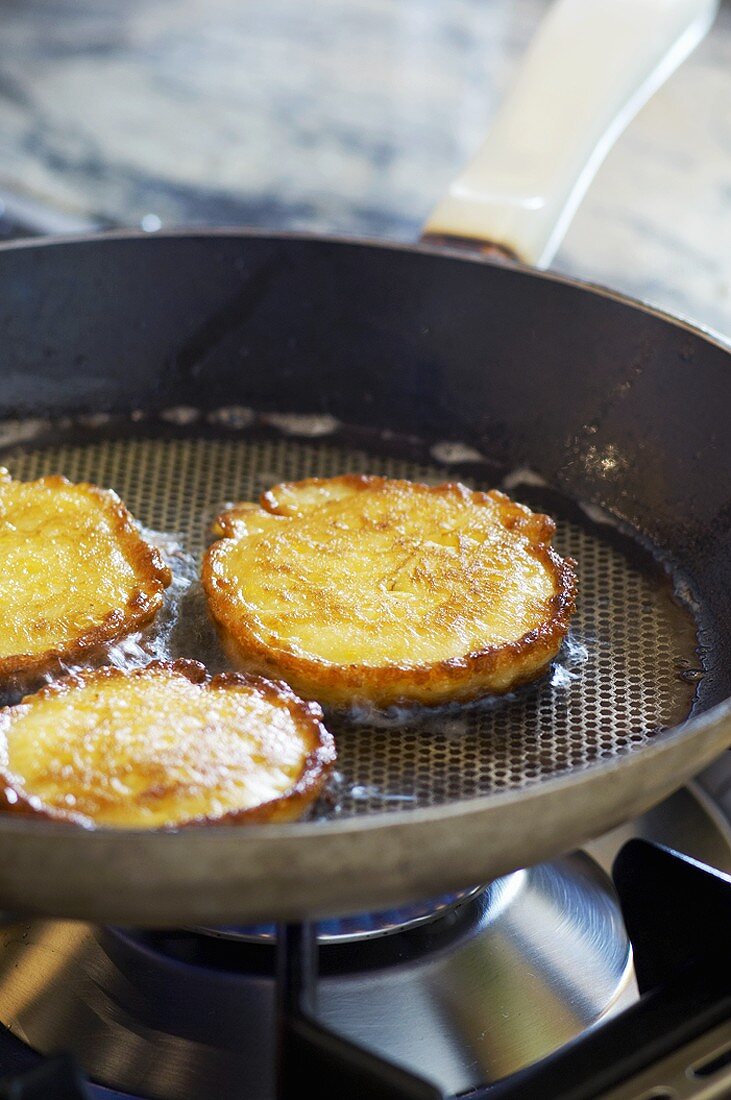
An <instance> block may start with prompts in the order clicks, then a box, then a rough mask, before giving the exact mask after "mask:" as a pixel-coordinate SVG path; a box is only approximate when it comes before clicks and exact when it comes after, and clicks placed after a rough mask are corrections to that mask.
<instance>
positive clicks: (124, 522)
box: [0, 467, 172, 691]
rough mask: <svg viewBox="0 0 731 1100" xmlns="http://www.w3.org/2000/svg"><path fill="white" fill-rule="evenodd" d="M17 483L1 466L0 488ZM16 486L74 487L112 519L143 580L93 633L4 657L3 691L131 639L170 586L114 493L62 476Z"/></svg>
mask: <svg viewBox="0 0 731 1100" xmlns="http://www.w3.org/2000/svg"><path fill="white" fill-rule="evenodd" d="M14 480H15V479H13V478H12V477H11V476H10V474H9V473H8V471H7V470H5V469H4V468H1V467H0V486H1V485H2V483H3V482H5V483H7V482H13V481H14ZM16 484H26V485H41V486H43V487H44V488H48V489H54V488H73V489H75V490H77V491H79V492H82V493H86V494H87V495H88V496H90V497H91V498H92V500H93V502H94V503H95V504H98V506H99V507H101V508H102V509H103V510H104V511H106V513H107V514H108V515H110V516H111V518H112V521H113V528H114V533H115V535H116V537H117V539H118V541H119V542H120V543H121V545H122V546H123V548H124V552H125V557H126V558H127V560H128V561H129V562H130V563H131V565H132V567H133V569H134V571H135V573H136V575H137V577H138V581H139V583H138V587H137V588H136V589H135V591H133V592H132V594H131V596H130V598H129V600H128V601H127V604H126V606H125V607H123V608H119V609H116V610H114V611H111V612H109V613H108V614H107V615H106V616H105V617H104V618H103V619H102V620H101V621H100V622H99V623H98V624H97V625H96V626H94V627H93V628H92V629H91V630H86V631H84V632H83V633H80V634H79V635H78V636H77V637H76V638H74V639H73V641H70V642H69V643H68V644H66V645H64V646H58V647H55V648H53V649H47V650H44V651H43V652H41V653H18V654H14V655H12V656H8V657H0V687H8V688H14V689H16V690H17V689H20V690H24V691H27V690H30V689H32V688H33V687H34V686H36V682H37V680H38V678H39V677H43V676H44V675H55V674H57V673H58V672H59V671H62V669H63V665H64V664H65V663H69V664H74V663H75V662H77V661H84V660H90V659H93V658H94V657H95V656H96V655H97V654H98V653H99V652H100V651H101V650H102V647H103V646H105V645H109V644H110V643H113V642H116V641H118V640H119V639H121V638H124V637H127V636H128V635H129V634H133V633H135V631H137V630H140V629H142V628H143V627H144V626H147V625H148V623H150V622H152V620H153V619H154V618H155V615H157V613H158V611H159V610H160V608H161V607H162V604H163V592H164V591H165V589H166V588H167V587H168V585H169V584H170V582H171V581H172V574H171V572H170V570H169V569H168V567H167V565H165V563H164V561H163V559H162V556H161V554H160V551H159V550H158V549H157V547H155V546H151V545H150V543H148V542H146V541H145V539H144V538H143V537H142V534H141V533H140V531H139V529H138V527H137V524H136V522H135V520H134V517H133V516H132V515H131V513H130V512H129V511H128V509H127V508H126V506H125V504H124V503H123V501H122V500H121V499H120V498H119V496H118V495H117V494H116V493H115V492H114V490H113V489H101V488H100V487H99V486H98V485H92V484H91V483H89V482H85V481H82V482H72V481H69V480H68V478H65V477H62V476H61V475H59V474H51V475H48V476H46V477H41V478H38V479H37V480H36V481H30V482H25V483H21V482H16ZM99 567H100V568H101V566H99Z"/></svg>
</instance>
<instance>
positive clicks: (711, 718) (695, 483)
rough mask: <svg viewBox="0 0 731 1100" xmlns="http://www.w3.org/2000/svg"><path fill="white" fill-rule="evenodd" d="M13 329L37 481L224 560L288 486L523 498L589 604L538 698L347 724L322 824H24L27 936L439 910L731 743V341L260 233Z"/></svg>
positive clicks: (187, 252)
mask: <svg viewBox="0 0 731 1100" xmlns="http://www.w3.org/2000/svg"><path fill="white" fill-rule="evenodd" d="M573 6H574V5H572V4H571V3H568V4H566V5H564V7H565V8H566V9H567V10H568V9H571V8H572V7H573ZM674 6H675V5H673V4H670V5H669V7H670V8H672V7H674ZM686 6H687V5H686ZM691 6H692V5H691ZM700 6H703V5H700ZM707 6H708V5H706V7H707ZM675 30H677V28H675ZM686 30H687V28H686ZM554 31H555V27H554ZM674 33H675V31H674ZM684 33H685V32H684ZM686 37H687V36H686ZM676 38H677V34H676V35H675V38H674V39H673V42H675V40H676ZM539 52H540V51H539ZM676 53H677V50H676ZM572 193H573V194H574V197H575V188H574V189H573V192H572ZM565 197H566V196H565ZM450 201H451V200H450ZM567 201H568V200H567ZM444 220H445V219H444V218H443V217H442V218H441V220H440V219H437V224H436V225H435V227H434V228H435V230H438V231H439V232H441V233H444V232H446V231H447V228H448V227H447V226H445V224H444ZM459 228H460V234H459V235H463V234H462V227H461V226H460V227H459ZM544 228H545V227H544ZM531 233H532V234H533V241H534V244H535V241H536V239H537V238H536V231H535V226H534V227H533V229H532V230H531ZM539 235H540V234H539ZM544 237H545V233H544ZM508 239H509V242H510V244H511V246H512V247H513V249H519V245H520V233H517V232H516V233H511V235H510V236H509V238H508ZM546 247H547V244H546V240H545V239H544V240H543V243H542V244H541V245H540V250H541V251H542V252H543V253H545V250H546ZM534 254H535V252H534ZM0 325H1V331H2V366H1V371H2V374H1V378H2V386H1V387H0V416H1V417H2V421H3V422H2V425H0V432H1V435H0V439H1V440H2V443H3V449H4V453H3V460H4V461H5V462H6V463H7V464H8V465H9V466H10V468H11V470H12V472H13V473H14V474H15V475H16V476H19V477H33V476H38V475H39V474H41V473H44V472H50V471H57V472H61V473H64V474H66V475H67V476H68V477H71V478H74V479H91V480H94V481H97V482H98V483H100V484H103V485H110V486H112V487H113V488H115V489H116V490H117V491H118V492H119V493H120V494H121V496H122V497H123V499H124V500H125V501H126V502H127V504H128V505H129V507H130V508H131V510H132V511H133V512H134V514H135V515H137V516H138V518H139V519H140V520H141V521H142V522H143V523H145V524H146V525H148V526H150V527H152V528H155V529H157V530H160V531H168V532H171V531H172V532H175V533H176V537H177V538H178V539H179V540H180V541H181V542H182V543H183V544H184V545H185V547H186V549H187V550H188V551H190V552H191V553H193V554H199V553H200V551H201V549H202V547H203V545H204V541H205V536H206V522H207V520H209V519H210V517H211V515H212V514H213V512H214V511H215V510H216V508H217V507H218V506H220V504H221V503H222V502H223V501H225V500H226V499H250V498H251V497H252V496H254V495H255V494H256V493H257V492H258V491H261V489H263V488H266V487H267V485H269V484H271V483H272V482H275V481H277V480H280V479H282V478H293V477H299V476H306V475H310V474H317V473H319V474H328V473H336V472H342V471H344V470H365V469H367V470H371V471H374V472H385V473H389V474H397V475H403V476H410V477H421V478H426V479H433V480H444V479H445V478H452V479H453V478H456V477H459V478H462V479H463V480H468V481H471V482H472V483H474V484H478V485H483V486H485V485H500V484H502V485H504V486H506V487H507V488H508V489H509V490H510V491H511V492H512V493H513V495H515V496H516V497H518V498H519V499H523V500H525V501H526V502H527V503H529V504H532V505H534V506H538V507H542V508H544V509H546V510H548V511H550V512H551V514H553V515H554V516H555V517H556V518H557V520H558V523H559V535H558V545H559V548H560V549H561V550H562V551H566V552H570V553H572V554H573V555H574V556H575V557H576V558H577V560H578V563H579V573H580V584H581V589H580V604H579V609H578V612H577V617H576V620H575V625H574V629H573V634H572V642H571V646H570V647H569V648H568V649H567V651H566V652H565V653H564V654H562V656H561V658H560V660H559V662H558V666H557V668H556V669H555V670H554V672H553V673H552V674H551V676H549V677H548V678H547V679H546V680H544V681H543V682H542V683H541V684H539V685H534V686H533V687H531V688H529V689H526V690H525V691H523V692H521V693H519V694H518V695H517V696H516V697H515V698H512V699H509V700H507V701H503V702H502V703H501V704H500V705H498V706H489V705H487V706H485V705H483V706H478V707H472V708H468V709H467V710H463V711H446V712H437V713H435V714H434V715H431V716H429V717H427V718H424V717H423V716H422V718H421V719H419V720H415V719H414V718H413V717H408V716H404V715H397V716H393V715H391V716H387V717H386V718H379V719H378V720H374V718H373V716H371V718H370V719H369V718H362V719H361V720H360V722H359V723H358V722H353V721H352V720H350V719H344V718H342V717H338V716H330V718H329V724H330V726H331V728H332V729H333V731H334V732H335V734H336V736H337V739H338V745H339V751H340V773H341V774H340V777H339V780H338V782H337V783H336V784H335V786H334V788H333V790H332V791H331V792H330V796H329V800H326V801H325V802H324V803H323V804H322V805H321V806H320V807H319V808H318V811H317V814H316V819H315V820H312V821H307V822H303V823H299V824H293V825H276V826H275V825H272V826H257V827H251V828H239V829H237V828H231V827H219V828H215V827H212V828H208V827H206V828H190V829H187V830H185V829H184V830H180V831H177V832H165V831H157V832H156V831H149V832H142V831H133V832H126V831H114V830H105V829H99V830H96V831H93V832H86V831H84V830H81V829H76V828H72V827H63V826H55V825H53V824H48V823H45V824H44V823H41V822H38V821H34V820H30V819H27V820H26V819H24V818H22V817H17V816H16V817H13V816H7V817H2V818H0V905H2V907H4V908H6V909H9V910H11V911H14V912H43V913H52V914H55V915H59V916H69V915H70V916H78V917H84V918H87V919H91V920H96V921H109V920H114V921H124V922H130V923H138V924H150V925H154V924H168V925H169V924H175V923H190V922H209V923H210V922H213V923H215V922H218V923H221V922H224V921H235V920H243V919H251V918H258V917H264V916H266V917H269V918H273V917H279V918H282V917H293V916H301V915H318V914H323V913H332V912H344V911H347V910H354V909H358V908H365V907H369V906H377V905H382V904H386V903H389V902H395V901H403V900H405V899H407V898H412V897H416V896H419V895H420V896H428V895H430V894H434V893H438V892H441V891H443V890H445V889H448V888H451V887H460V886H464V885H465V884H468V883H472V882H477V881H484V880H487V879H489V878H491V877H493V876H495V875H498V874H501V873H505V872H507V871H509V870H511V869H514V868H516V867H519V866H523V865H526V864H528V863H533V862H536V861H539V860H543V859H545V858H547V857H548V856H550V855H553V854H555V853H557V852H559V851H560V850H562V849H566V848H567V847H569V846H571V845H576V844H579V843H580V842H582V841H583V840H584V839H586V838H587V837H589V836H590V835H595V834H597V833H599V832H602V831H604V830H606V829H608V828H610V827H611V826H613V825H615V824H618V823H619V822H621V821H623V820H625V819H627V818H628V817H631V816H633V815H635V814H637V813H639V812H640V811H642V810H644V809H645V808H647V807H648V806H649V805H651V804H652V803H653V802H656V801H658V800H659V799H661V798H663V797H664V796H665V795H667V794H669V793H670V792H671V791H672V790H673V789H674V788H676V787H678V786H679V785H680V784H682V783H683V782H684V781H685V780H686V779H688V778H689V777H690V776H691V775H692V774H694V773H695V772H697V771H698V770H699V769H701V768H702V767H703V766H704V765H705V764H706V763H707V762H709V761H710V760H711V759H712V758H713V757H714V756H715V755H716V754H717V753H718V752H719V751H720V750H721V749H723V748H724V747H725V746H726V745H727V744H728V743H729V742H731V701H730V700H729V696H731V461H730V460H729V451H728V443H729V429H728V423H729V413H730V412H731V369H730V368H731V360H730V358H729V354H728V351H727V350H726V349H725V348H724V347H723V346H722V345H721V344H720V343H719V342H718V341H716V340H714V339H712V338H710V337H709V336H708V335H705V334H704V333H702V332H700V331H698V330H696V329H694V328H692V327H691V326H689V325H687V324H683V323H681V322H679V321H674V320H672V319H671V318H668V317H664V316H662V315H661V314H659V313H658V312H657V311H655V310H652V309H650V308H647V307H645V306H642V305H639V304H637V303H633V302H629V301H627V300H626V299H623V298H622V297H621V296H619V295H616V294H613V293H610V292H608V291H603V290H598V289H595V288H588V287H586V286H582V285H580V284H578V283H576V282H573V281H571V280H569V279H564V278H558V277H556V276H552V275H543V274H538V273H537V272H536V271H533V270H530V269H527V268H525V267H522V266H520V265H519V264H513V265H507V266H506V265H496V264H495V263H493V262H490V261H489V260H487V259H485V258H483V257H479V256H474V255H473V256H467V255H464V254H462V253H461V252H460V250H459V249H452V250H449V249H438V248H436V247H432V246H429V245H420V246H415V247H413V248H399V247H388V246H378V245H373V244H368V243H359V242H348V241H337V240H329V239H315V238H310V237H303V236H299V237H298V236H293V235H274V234H268V235H260V234H253V233H248V232H235V231H221V232H207V233H180V234H160V235H157V236H155V237H149V236H145V235H138V234H119V235H110V236H105V237H95V238H87V239H79V240H73V241H68V240H66V241H58V242H39V243H28V244H21V245H10V246H5V247H3V248H0ZM200 611H201V609H200V606H199V594H198V593H197V591H196V589H195V586H193V587H192V588H190V589H188V591H187V592H186V594H185V596H184V598H183V600H182V605H181V609H180V620H179V624H178V627H176V629H175V630H173V633H172V637H171V640H170V642H169V645H170V647H171V649H172V650H173V651H175V652H178V653H180V652H185V653H186V654H187V655H189V656H200V655H201V652H202V651H205V653H208V652H209V651H208V649H207V648H206V647H207V646H208V644H209V643H208V640H207V638H206V636H205V626H204V624H203V620H202V619H201V618H200V617H199V616H200ZM191 623H192V624H193V625H194V627H195V629H193V630H191V629H189V627H190V624H191ZM197 647H198V648H197Z"/></svg>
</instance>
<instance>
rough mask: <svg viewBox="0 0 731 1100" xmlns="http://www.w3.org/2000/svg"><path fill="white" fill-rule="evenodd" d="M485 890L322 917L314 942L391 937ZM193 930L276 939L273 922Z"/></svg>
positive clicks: (446, 912)
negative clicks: (324, 918) (378, 910)
mask: <svg viewBox="0 0 731 1100" xmlns="http://www.w3.org/2000/svg"><path fill="white" fill-rule="evenodd" d="M485 889H486V887H484V886H473V887H472V889H470V890H459V891H457V892H456V893H453V894H445V895H444V896H443V897H441V898H435V899H433V900H431V901H426V902H422V903H417V904H412V905H403V906H400V907H399V908H395V909H384V910H382V911H381V912H378V913H359V914H357V915H356V916H352V917H337V918H333V919H331V920H322V921H319V922H318V924H317V941H318V943H319V944H326V943H328V944H329V943H333V944H336V943H361V942H362V941H363V940H372V939H378V938H379V937H380V936H392V935H394V934H395V933H396V932H407V931H408V930H410V929H413V928H418V927H419V926H420V925H423V924H429V923H431V922H432V921H435V920H443V919H444V918H445V917H446V916H448V915H449V914H450V913H452V912H454V911H455V910H456V909H458V908H459V907H460V906H461V905H464V904H465V902H467V901H470V900H471V899H472V898H475V897H477V895H478V894H481V893H482V891H483V890H485ZM192 931H193V932H199V933H200V934H201V935H204V936H215V937H216V938H218V939H226V940H237V941H238V942H241V943H276V940H277V926H276V925H275V924H250V925H241V926H239V925H228V924H224V925H219V926H218V927H216V928H209V927H204V926H201V927H198V928H193V929H192Z"/></svg>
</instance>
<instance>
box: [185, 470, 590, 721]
mask: <svg viewBox="0 0 731 1100" xmlns="http://www.w3.org/2000/svg"><path fill="white" fill-rule="evenodd" d="M394 481H395V482H396V483H397V484H400V485H402V486H404V487H406V486H409V487H412V486H413V487H415V488H416V489H418V490H419V491H428V492H430V493H436V494H441V495H458V496H459V497H461V498H462V499H465V498H466V497H467V498H469V499H470V500H471V501H472V502H473V503H475V504H480V503H487V502H488V501H490V502H493V503H495V502H497V503H498V505H499V506H500V508H501V513H502V512H504V516H503V515H501V520H502V522H503V523H504V525H505V526H506V528H507V529H508V530H514V529H515V528H516V527H519V528H520V529H521V533H522V534H523V535H524V536H525V537H526V538H527V539H528V542H529V544H530V546H531V548H532V550H533V552H534V554H535V556H536V558H537V560H538V561H539V562H540V563H541V564H542V565H543V566H544V567H545V569H546V570H547V571H548V573H549V574H550V575H551V576H552V577H553V580H554V588H555V594H554V596H553V597H552V598H551V600H550V602H549V613H548V615H547V617H546V619H545V620H544V621H543V622H542V623H541V624H540V625H539V626H538V627H535V628H534V629H533V630H530V631H528V632H527V633H525V634H524V635H523V636H522V637H520V638H518V639H517V640H516V641H515V642H509V643H505V644H503V645H498V646H485V647H484V648H483V649H479V650H476V651H474V652H471V653H467V654H465V655H464V656H461V657H454V658H450V659H449V660H445V661H435V662H433V663H429V664H422V665H396V664H390V665H379V666H371V665H356V664H349V665H339V664H334V663H331V662H328V661H324V660H321V659H318V658H304V657H300V656H297V655H295V654H292V653H290V652H288V650H287V649H285V648H283V647H282V648H280V647H274V646H267V645H265V644H263V643H262V642H261V641H260V640H259V639H258V638H257V636H256V634H255V630H254V629H253V628H252V626H251V617H250V616H248V615H247V613H246V609H245V607H243V606H242V605H241V604H235V605H232V601H231V600H230V598H229V596H228V593H226V592H225V591H224V590H223V588H222V586H221V584H220V583H219V580H218V578H217V577H216V575H215V572H214V562H215V558H216V554H217V547H221V546H223V545H225V543H226V540H227V539H228V538H234V539H235V538H236V537H237V522H236V520H237V515H238V516H242V517H243V516H245V515H246V513H251V512H256V511H259V510H261V509H263V510H265V511H267V512H269V513H270V514H271V515H280V516H282V517H285V516H292V517H296V515H297V512H296V511H290V510H289V509H288V508H287V506H286V504H285V505H284V506H282V505H281V504H280V503H279V500H278V496H283V495H284V494H285V493H286V491H287V490H288V489H293V488H294V489H302V488H313V489H317V488H320V487H322V488H325V487H327V486H329V485H332V484H333V483H339V484H342V485H344V486H345V487H347V488H349V489H354V490H356V491H357V490H366V489H369V488H372V487H378V486H381V485H383V484H385V483H387V482H394ZM555 531H556V525H555V523H554V521H553V520H552V519H551V518H550V516H546V515H543V514H541V513H538V512H531V511H530V509H528V508H526V507H525V505H522V504H518V503H517V502H515V501H513V500H511V499H510V497H508V496H506V495H505V494H504V493H501V492H500V491H499V490H496V489H492V490H490V491H489V492H480V491H476V490H471V489H468V488H467V487H466V486H464V485H462V484H460V483H459V482H443V483H442V484H440V485H426V484H423V483H421V482H409V481H405V480H400V479H391V478H385V477H380V476H376V475H367V474H342V475H340V476H338V477H334V478H306V479H304V480H303V481H299V482H283V483H281V484H280V485H275V486H273V487H272V488H271V489H269V490H267V492H265V493H263V494H262V496H261V498H260V503H259V505H255V504H252V503H246V502H244V503H242V504H237V505H234V506H233V507H231V508H229V509H227V510H226V511H224V512H222V513H221V515H219V516H218V517H217V518H216V519H215V520H214V523H213V525H212V532H213V534H214V535H220V536H223V537H222V538H220V539H219V540H218V541H217V542H214V543H213V544H212V545H211V546H209V548H208V550H207V552H206V554H205V557H204V560H203V567H202V575H201V579H202V583H203V588H204V590H205V593H206V598H207V602H208V608H209V611H210V614H211V616H212V618H213V620H214V622H215V623H216V626H217V628H218V632H219V636H220V638H221V642H222V645H223V647H224V649H225V650H226V653H227V655H228V657H229V658H230V660H231V661H232V662H233V663H234V664H235V665H237V666H238V667H240V668H244V669H246V670H248V671H250V672H254V673H258V674H260V675H263V676H276V677H280V678H283V679H285V680H286V681H287V683H289V684H291V685H292V687H293V688H294V689H295V691H297V692H299V693H300V694H302V695H304V696H305V697H314V698H316V699H318V700H320V701H321V702H322V703H324V704H326V705H330V706H336V707H342V706H348V705H350V704H354V703H370V704H371V705H373V706H376V707H387V706H393V705H410V704H417V705H425V706H438V705H441V704H444V703H450V702H470V701H471V700H474V699H478V698H481V697H483V696H490V695H504V694H506V693H507V692H510V691H512V690H513V689H514V688H517V687H519V686H521V685H522V684H525V683H528V682H529V681H531V680H535V679H536V678H537V677H538V676H540V674H541V673H542V672H543V671H544V670H545V668H546V667H547V666H548V664H550V662H551V661H552V660H553V658H554V657H555V656H556V654H557V653H558V651H559V649H560V647H561V644H562V642H563V640H564V638H565V637H566V634H567V633H568V629H569V625H570V622H571V617H572V615H573V613H574V611H575V609H576V593H577V588H578V582H577V576H576V570H575V562H574V561H573V559H571V558H562V557H561V556H560V555H559V554H558V553H557V552H556V551H555V550H554V549H553V547H552V546H551V540H552V538H553V536H554V534H555Z"/></svg>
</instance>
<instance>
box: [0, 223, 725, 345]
mask: <svg viewBox="0 0 731 1100" xmlns="http://www.w3.org/2000/svg"><path fill="white" fill-rule="evenodd" d="M206 237H209V238H219V237H220V238H226V237H229V238H232V237H233V238H241V239H246V238H253V239H255V240H273V241H287V240H294V241H301V242H308V241H309V242H311V243H313V244H327V245H336V246H339V245H343V246H345V247H357V248H376V249H379V250H381V251H384V252H404V253H411V254H417V255H425V256H434V257H436V258H437V259H438V258H440V257H446V258H448V259H451V260H461V261H463V262H465V263H468V264H480V265H484V266H488V267H492V268H498V269H501V268H502V269H505V270H508V271H517V272H519V273H520V274H522V275H526V276H529V277H531V278H536V279H541V280H545V281H548V282H553V283H559V284H562V285H564V286H571V287H574V288H576V289H577V290H582V291H586V292H587V293H589V294H595V295H597V296H598V297H600V298H608V299H609V300H611V301H615V302H618V303H619V304H620V305H626V306H630V307H631V308H633V309H639V310H640V312H642V313H647V314H649V315H650V316H652V317H656V318H658V320H660V321H665V322H667V323H668V324H670V325H673V326H674V327H676V328H681V329H684V330H686V331H687V332H690V333H692V334H693V335H694V336H699V337H701V338H702V339H703V340H705V341H706V342H707V343H709V344H711V345H713V346H714V347H717V348H719V350H721V351H724V352H726V353H728V354H731V336H729V337H726V336H724V335H723V333H720V332H718V331H717V330H716V329H714V328H713V327H712V326H711V325H707V324H705V323H704V322H702V321H698V320H697V319H695V318H689V317H686V316H684V315H683V314H682V313H675V312H672V311H670V310H667V309H663V308H662V307H661V306H658V305H656V304H654V303H653V302H650V301H647V300H646V299H643V298H636V297H633V296H632V295H630V294H625V293H624V292H622V291H620V290H615V289H613V288H612V287H609V286H606V285H605V284H604V283H596V282H593V281H592V280H590V279H579V278H576V277H575V276H572V275H566V274H564V273H563V272H558V271H551V270H550V269H549V270H546V271H541V270H539V269H538V268H535V267H531V265H530V264H526V263H523V262H522V261H520V260H514V259H512V258H508V257H504V258H503V257H501V258H499V259H496V258H495V257H494V256H490V255H488V254H486V253H482V252H479V251H477V250H475V251H470V250H469V249H466V248H464V247H460V246H459V245H448V244H434V243H433V242H429V241H415V242H408V241H391V240H387V239H384V238H375V237H359V236H356V235H346V234H340V233H338V234H335V233H316V232H311V231H308V230H284V229H268V228H261V227H258V226H235V225H234V226H225V225H223V226H201V227H198V226H192V227H187V228H186V227H182V228H173V229H159V230H155V231H154V232H148V231H146V230H144V229H108V230H100V231H99V232H94V233H64V234H53V235H52V236H40V237H28V238H23V239H20V240H13V241H2V242H0V254H2V253H4V252H13V251H21V250H22V251H25V250H26V249H34V248H50V247H55V246H63V245H75V244H78V245H82V244H93V243H103V242H105V241H110V242H111V241H127V240H129V241H154V240H197V239H199V238H206Z"/></svg>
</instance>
